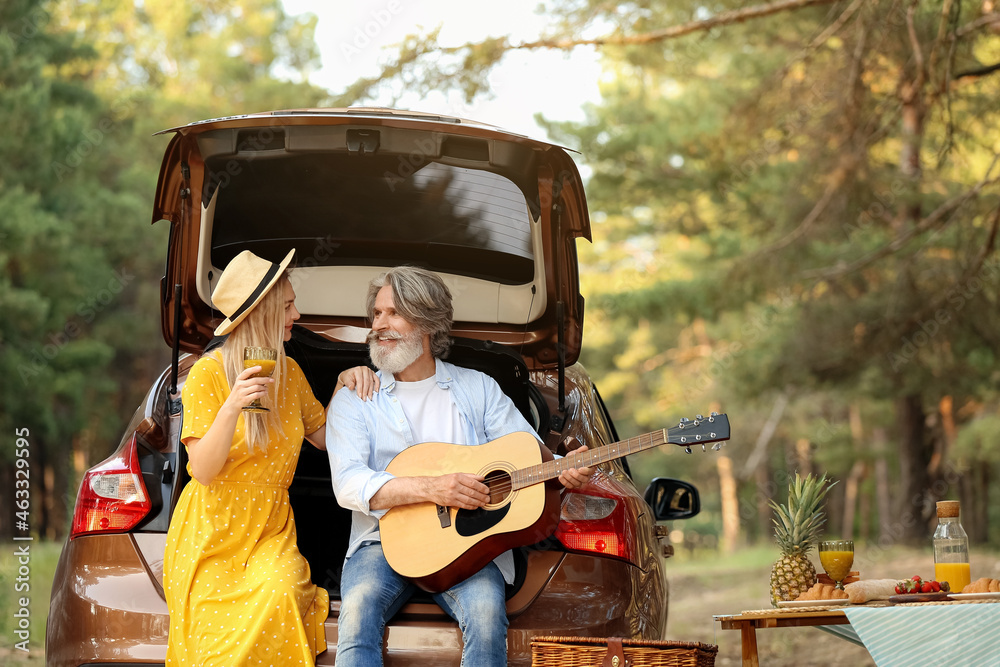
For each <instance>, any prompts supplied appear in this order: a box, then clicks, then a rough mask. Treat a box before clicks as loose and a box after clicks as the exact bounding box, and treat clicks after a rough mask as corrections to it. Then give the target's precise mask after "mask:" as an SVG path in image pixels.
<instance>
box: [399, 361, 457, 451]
mask: <svg viewBox="0 0 1000 667" xmlns="http://www.w3.org/2000/svg"><path fill="white" fill-rule="evenodd" d="M393 395H395V397H396V398H397V399H398V400H399V405H400V406H401V407H402V408H403V414H405V415H406V421H408V422H409V423H410V431H411V432H412V433H413V442H415V443H420V442H449V443H452V444H455V445H464V444H467V443H466V442H465V429H464V428H463V426H462V415H461V414H459V412H458V406H456V405H455V403H454V402H453V401H452V400H451V392H449V391H448V390H447V389H442V388H441V387H440V386H438V383H437V377H435V376H434V375H432V376H430V377H429V378H427V379H424V380H417V381H416V382H400V381H399V380H396V388H395V389H394V390H393Z"/></svg>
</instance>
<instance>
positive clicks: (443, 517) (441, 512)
mask: <svg viewBox="0 0 1000 667" xmlns="http://www.w3.org/2000/svg"><path fill="white" fill-rule="evenodd" d="M437 515H438V521H440V522H441V527H442V528H447V527H448V526H450V525H451V514H450V513H449V512H448V508H447V507H443V506H441V505H438V506H437Z"/></svg>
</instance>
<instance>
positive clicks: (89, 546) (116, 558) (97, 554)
mask: <svg viewBox="0 0 1000 667" xmlns="http://www.w3.org/2000/svg"><path fill="white" fill-rule="evenodd" d="M160 560H161V561H162V554H161V556H160ZM168 627H169V622H168V616H167V603H166V602H165V601H164V599H163V596H162V593H161V591H160V589H159V587H158V585H157V583H156V578H155V577H154V576H151V571H150V569H149V567H148V566H147V565H146V563H145V561H144V559H143V558H142V556H141V555H140V552H139V548H138V546H137V544H136V542H135V540H134V539H133V538H132V536H131V535H95V536H85V537H80V538H77V539H75V540H71V541H68V542H67V543H66V545H65V546H64V547H63V551H62V554H61V555H60V557H59V564H58V566H57V567H56V573H55V577H54V579H53V585H52V598H51V601H50V604H49V616H48V622H47V625H46V630H45V658H46V664H47V665H48V666H49V667H77V666H78V665H81V664H95V663H96V664H113V665H130V664H163V661H164V659H165V657H166V654H167V629H168Z"/></svg>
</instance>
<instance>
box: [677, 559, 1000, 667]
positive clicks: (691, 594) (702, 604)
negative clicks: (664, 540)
mask: <svg viewBox="0 0 1000 667" xmlns="http://www.w3.org/2000/svg"><path fill="white" fill-rule="evenodd" d="M868 554H872V555H870V556H868ZM778 555H779V554H778V550H777V549H776V548H768V547H748V548H745V549H741V550H739V551H738V552H737V553H735V554H729V555H721V554H718V553H716V552H707V551H706V552H700V551H695V552H693V553H692V552H686V551H678V555H677V556H675V557H673V558H671V559H670V560H668V561H667V576H668V578H669V579H670V614H669V619H668V621H667V638H668V639H673V640H677V641H700V642H706V643H709V644H718V646H719V654H718V656H717V658H716V662H715V664H716V665H717V667H730V666H736V665H741V664H742V650H741V645H740V634H739V632H736V631H734V630H722V629H720V626H719V623H718V622H716V621H715V620H714V619H713V616H714V615H722V614H738V613H740V612H741V611H745V610H751V609H770V608H771V602H770V597H769V580H770V573H771V564H772V563H773V562H774V561H775V560H777V558H778ZM812 561H813V563H814V564H815V565H817V567H818V565H819V559H818V558H816V557H815V554H813V558H812ZM855 569H857V570H858V571H859V572H860V573H861V576H862V577H863V578H865V579H883V578H889V579H904V578H909V577H911V576H913V575H914V574H919V575H921V576H922V577H924V578H933V575H934V559H933V555H932V552H931V548H930V544H928V545H927V548H926V549H916V548H906V547H892V548H890V549H878V548H872V549H867V550H866V548H865V547H864V546H863V545H857V561H856V564H855ZM972 576H973V578H974V579H978V578H979V577H985V576H989V577H994V578H1000V553H993V552H986V551H984V550H978V551H977V550H975V549H974V550H973V553H972ZM757 648H758V655H759V656H760V661H761V664H762V665H765V664H766V665H768V666H769V667H808V666H811V665H815V666H816V667H820V666H823V667H825V666H827V665H838V666H844V667H850V666H858V667H869V666H872V665H874V664H875V662H874V661H873V660H872V658H871V656H870V655H869V654H868V651H866V650H865V649H864V647H862V646H858V645H855V644H852V643H850V642H848V641H846V640H843V639H840V638H838V637H835V636H833V635H831V634H828V633H826V632H824V631H822V630H818V629H816V628H807V627H803V628H777V629H767V630H760V631H758V632H757Z"/></svg>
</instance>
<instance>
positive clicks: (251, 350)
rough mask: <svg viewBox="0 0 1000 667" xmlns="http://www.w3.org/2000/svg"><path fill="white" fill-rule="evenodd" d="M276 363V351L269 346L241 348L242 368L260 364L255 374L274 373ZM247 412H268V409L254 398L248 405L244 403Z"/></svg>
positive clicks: (268, 374)
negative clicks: (258, 370)
mask: <svg viewBox="0 0 1000 667" xmlns="http://www.w3.org/2000/svg"><path fill="white" fill-rule="evenodd" d="M276 363H278V351H277V350H275V349H274V348H271V347H245V348H243V368H244V369H247V368H253V367H254V366H260V372H259V373H257V375H260V376H263V377H271V374H272V373H274V365H275V364H276ZM243 409H244V410H246V411H247V412H270V410H269V409H267V408H265V407H264V406H263V405H261V402H260V399H259V398H255V399H254V400H253V402H252V403H250V404H249V405H244V406H243Z"/></svg>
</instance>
